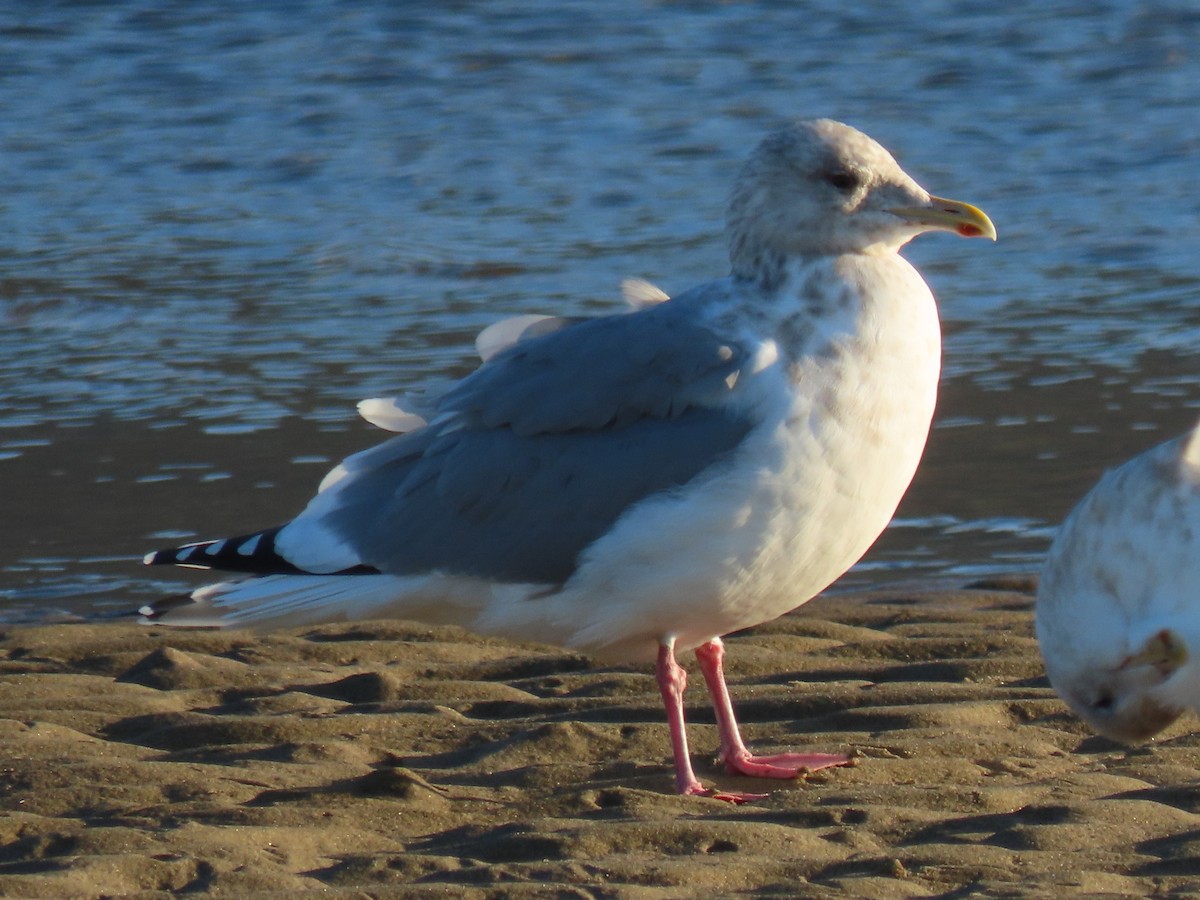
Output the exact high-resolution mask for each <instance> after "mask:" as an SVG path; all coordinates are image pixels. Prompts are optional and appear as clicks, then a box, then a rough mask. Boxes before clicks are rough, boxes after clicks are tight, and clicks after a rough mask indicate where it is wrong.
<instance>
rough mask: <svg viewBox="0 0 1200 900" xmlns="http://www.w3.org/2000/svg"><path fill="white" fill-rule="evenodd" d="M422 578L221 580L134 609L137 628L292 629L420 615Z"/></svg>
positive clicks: (360, 577) (310, 576)
mask: <svg viewBox="0 0 1200 900" xmlns="http://www.w3.org/2000/svg"><path fill="white" fill-rule="evenodd" d="M426 580H427V579H425V578H423V577H417V578H413V577H401V576H396V575H361V576H357V577H354V578H346V577H344V576H341V575H267V576H264V577H262V578H250V579H246V580H244V581H224V582H221V583H219V584H211V585H208V586H206V587H202V588H200V589H199V590H196V591H194V592H193V593H192V594H191V595H175V596H172V597H166V598H164V599H162V600H159V601H157V602H155V603H152V604H148V605H147V606H143V607H142V608H141V609H139V610H138V614H139V615H140V616H141V617H142V618H141V621H142V622H143V624H149V625H170V626H175V627H184V628H200V627H208V628H250V629H254V630H266V629H271V628H292V627H296V626H301V625H315V624H319V623H322V622H337V621H350V620H355V619H370V618H376V617H385V616H392V615H395V614H396V613H397V612H400V613H401V615H400V617H401V618H404V617H405V616H403V614H402V613H403V611H404V610H409V611H410V615H409V616H408V617H409V618H420V619H426V618H428V617H427V615H422V614H420V613H421V612H422V611H423V609H424V606H425V605H426V601H427V598H426V597H425V596H424V592H422V591H421V590H420V588H421V587H422V586H423V582H425V581H426Z"/></svg>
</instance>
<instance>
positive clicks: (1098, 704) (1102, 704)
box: [1092, 691, 1115, 712]
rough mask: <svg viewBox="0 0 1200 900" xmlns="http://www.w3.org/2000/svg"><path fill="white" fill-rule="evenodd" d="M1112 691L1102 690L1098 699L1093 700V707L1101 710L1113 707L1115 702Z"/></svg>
mask: <svg viewBox="0 0 1200 900" xmlns="http://www.w3.org/2000/svg"><path fill="white" fill-rule="evenodd" d="M1114 702H1115V701H1114V699H1113V695H1112V691H1101V692H1100V694H1099V695H1097V697H1096V699H1095V700H1093V701H1092V709H1095V710H1099V711H1100V712H1108V711H1110V710H1111V709H1112V708H1113V703H1114Z"/></svg>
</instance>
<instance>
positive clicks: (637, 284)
mask: <svg viewBox="0 0 1200 900" xmlns="http://www.w3.org/2000/svg"><path fill="white" fill-rule="evenodd" d="M621 296H622V297H624V298H625V302H626V303H628V304H629V305H630V306H632V307H633V308H634V309H645V308H646V307H647V306H657V305H658V304H659V303H663V302H665V301H667V300H670V299H671V296H670V294H668V293H667V292H666V291H664V290H663V289H662V288H660V287H658V285H654V284H651V283H650V282H649V281H644V280H643V279H641V278H626V279H625V280H624V281H622V282H621Z"/></svg>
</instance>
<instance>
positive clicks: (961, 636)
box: [0, 582, 1200, 898]
mask: <svg viewBox="0 0 1200 900" xmlns="http://www.w3.org/2000/svg"><path fill="white" fill-rule="evenodd" d="M1031 610H1032V595H1031V594H1030V592H1029V590H1028V585H1027V584H1025V585H1022V584H1020V583H1019V582H1014V583H1012V584H1007V585H1004V584H1000V585H991V586H986V587H983V588H977V589H964V590H957V591H939V590H924V591H914V592H898V591H889V592H886V593H884V592H880V593H875V594H869V593H868V594H859V595H854V596H834V597H825V598H821V599H818V600H816V601H814V602H812V603H811V604H809V605H808V606H806V607H804V608H803V609H801V610H800V611H798V612H797V613H795V614H792V615H789V616H786V617H784V618H783V619H780V620H779V621H777V622H774V623H771V624H769V625H766V626H763V627H760V628H757V629H754V630H753V631H751V632H746V633H744V634H742V635H739V636H737V637H734V638H732V639H730V640H729V642H728V643H729V647H730V652H729V656H728V664H729V679H730V684H731V688H732V690H733V694H734V700H735V703H736V704H737V706H738V710H739V713H740V717H741V719H742V721H743V723H744V732H745V735H746V738H747V740H748V741H749V742H750V743H751V745H752V747H755V748H759V749H763V750H766V749H771V748H775V749H789V748H802V747H809V748H813V749H820V750H839V749H845V748H853V749H854V750H856V751H857V753H858V754H859V764H858V765H857V766H855V767H853V768H845V769H837V770H832V771H829V772H826V773H821V774H819V775H814V776H812V777H810V778H809V779H808V780H807V781H797V782H783V783H778V784H771V785H770V787H773V788H774V792H773V793H772V794H771V796H770V797H769V798H768V799H767V800H764V801H761V802H759V803H756V804H753V805H749V806H742V807H735V806H730V805H727V804H724V803H721V802H719V801H715V800H709V799H696V798H682V797H677V796H675V795H673V794H672V793H671V785H672V781H671V768H670V759H669V756H670V750H669V744H668V740H667V730H666V726H665V724H664V719H663V712H662V708H661V704H660V701H659V697H658V692H657V689H656V687H655V683H654V679H653V677H652V674H651V672H649V671H648V670H645V669H638V668H620V667H600V668H593V667H592V666H591V665H590V664H589V661H588V660H587V659H586V658H584V657H582V656H580V655H578V654H574V653H571V652H565V651H562V650H559V649H556V648H549V647H545V646H540V645H536V644H514V643H509V642H504V641H499V640H492V639H485V638H479V637H475V636H473V635H469V634H467V633H465V632H462V631H460V630H457V629H453V628H429V627H425V626H420V625H412V624H408V623H398V622H371V623H356V624H348V625H347V624H343V625H332V626H325V627H321V628H315V629H305V630H299V631H295V632H290V633H281V634H276V635H271V636H267V637H254V636H251V635H247V634H244V633H236V632H211V631H193V632H177V631H166V630H158V629H147V628H140V627H137V626H134V625H115V624H87V625H83V624H72V625H56V626H49V627H38V628H9V629H7V630H6V631H5V632H4V634H3V638H2V640H0V717H2V718H0V742H2V746H3V751H2V752H3V762H2V769H0V784H2V786H3V787H2V793H0V806H2V808H3V813H2V814H0V815H2V818H0V828H2V829H3V836H2V838H0V848H2V849H0V894H2V895H4V896H19V897H68V896H70V897H100V896H117V895H121V896H124V895H136V896H168V895H170V894H173V893H175V892H179V891H190V892H197V893H203V892H211V893H213V894H218V895H225V896H237V897H246V896H254V895H261V896H267V895H270V896H292V897H295V896H303V895H307V894H308V893H312V894H317V893H319V894H321V895H323V896H334V897H343V896H344V897H408V896H414V897H427V896H467V897H505V896H515V897H647V898H650V897H655V898H656V897H687V896H704V897H714V896H730V895H747V896H781V897H791V896H800V897H871V898H890V897H920V896H948V897H965V896H998V897H1013V896H1021V897H1024V896H1046V897H1049V896H1060V895H1091V896H1094V895H1097V894H1109V895H1113V896H1121V895H1133V896H1145V895H1149V894H1156V895H1162V896H1183V895H1195V894H1197V893H1200V816H1198V815H1197V813H1198V812H1200V782H1198V778H1197V775H1198V770H1200V734H1197V735H1193V734H1189V733H1188V729H1189V724H1188V723H1181V724H1177V725H1176V726H1174V727H1173V728H1172V729H1171V730H1170V731H1169V732H1167V733H1166V734H1165V735H1164V736H1163V737H1162V738H1161V739H1160V740H1159V741H1157V742H1156V743H1155V744H1153V745H1151V746H1149V747H1147V748H1141V749H1135V750H1128V749H1124V748H1121V747H1119V746H1117V745H1115V744H1112V743H1109V742H1107V741H1105V740H1103V739H1100V738H1096V737H1092V736H1090V735H1089V734H1088V733H1087V731H1086V730H1085V728H1084V727H1083V726H1082V725H1081V724H1080V723H1079V722H1078V721H1076V720H1074V719H1073V718H1072V717H1071V716H1070V715H1069V714H1068V713H1067V711H1066V709H1065V707H1064V706H1063V705H1062V704H1061V703H1060V702H1059V701H1058V700H1057V699H1056V698H1055V697H1054V695H1053V694H1052V692H1051V691H1050V689H1049V687H1048V686H1047V683H1046V681H1045V679H1044V676H1043V674H1042V668H1041V663H1040V660H1039V658H1038V653H1037V646H1036V643H1035V641H1034V639H1033V636H1032V618H1031ZM693 671H694V670H693ZM693 683H694V685H695V687H694V688H693V690H692V692H691V694H690V697H691V703H690V704H689V716H690V721H691V727H690V735H691V738H692V744H693V749H694V755H695V758H696V760H697V762H698V774H699V775H700V777H701V778H702V779H704V780H706V781H708V782H710V783H717V784H719V785H721V786H723V787H728V788H741V789H751V790H754V789H757V787H758V786H761V785H762V784H764V783H763V782H758V781H750V780H745V779H738V778H731V777H729V776H726V775H724V774H723V773H722V772H720V771H718V770H717V769H716V768H715V767H714V766H713V765H712V763H711V761H710V756H711V753H712V750H713V748H714V746H715V741H716V735H715V728H714V727H713V725H712V716H711V713H710V710H709V708H708V705H707V701H706V699H705V697H704V692H703V689H702V687H700V682H699V679H698V678H694V679H693Z"/></svg>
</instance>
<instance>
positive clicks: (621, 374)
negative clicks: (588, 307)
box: [441, 295, 746, 435]
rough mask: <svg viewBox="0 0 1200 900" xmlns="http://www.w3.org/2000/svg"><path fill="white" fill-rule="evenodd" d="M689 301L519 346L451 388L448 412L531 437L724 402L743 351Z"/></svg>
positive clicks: (579, 325) (581, 324)
mask: <svg viewBox="0 0 1200 900" xmlns="http://www.w3.org/2000/svg"><path fill="white" fill-rule="evenodd" d="M686 299H687V298H686V295H685V297H683V298H680V299H677V300H673V301H669V302H665V303H661V304H659V305H658V306H654V307H651V308H648V309H646V310H643V311H641V312H637V313H630V314H626V315H618V316H607V317H604V318H598V319H586V320H583V321H575V322H571V323H570V327H566V328H562V330H560V331H555V332H552V333H549V334H546V335H544V336H541V337H535V338H530V339H525V340H522V341H521V342H519V343H518V344H516V345H514V346H513V347H510V348H509V349H508V350H505V351H504V352H503V353H500V354H497V355H496V356H495V357H494V358H493V359H492V360H491V361H490V362H489V363H488V364H487V365H486V366H482V367H481V368H479V369H478V370H476V371H475V372H474V373H472V374H471V375H469V376H468V377H466V378H464V379H463V380H462V381H461V382H460V383H459V384H458V385H456V386H455V387H454V388H453V389H451V390H450V391H449V392H447V393H446V395H445V396H444V397H443V398H442V403H441V408H442V409H445V410H455V411H457V412H461V413H465V414H467V415H469V416H471V417H473V418H476V419H477V420H478V421H479V422H480V423H481V424H482V425H484V426H486V427H489V428H500V427H508V428H511V429H512V430H513V431H515V432H516V433H518V434H527V435H532V434H541V433H545V432H558V431H570V430H572V429H575V428H585V429H599V428H604V427H607V426H610V425H614V424H621V423H622V422H627V421H633V420H636V419H638V418H641V417H642V416H650V417H652V418H670V417H672V416H675V415H679V414H680V413H682V412H683V411H684V410H685V409H688V408H691V407H693V406H697V405H706V406H711V405H716V404H719V403H721V402H722V399H723V397H724V396H725V395H726V394H727V393H728V383H727V382H728V380H729V379H730V376H732V375H733V374H734V373H736V372H737V371H739V369H740V368H741V366H742V365H743V364H744V363H745V360H746V352H745V350H744V349H742V348H740V347H737V346H736V345H734V344H732V343H731V342H729V341H726V340H723V339H722V338H721V337H719V336H718V335H717V334H715V333H714V332H713V331H712V330H711V329H709V328H707V327H705V326H704V325H702V324H699V323H697V322H694V321H691V320H689V319H688V318H687V317H686V316H681V315H680V314H679V310H680V309H681V308H684V307H685V304H686ZM560 327H561V326H560Z"/></svg>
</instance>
